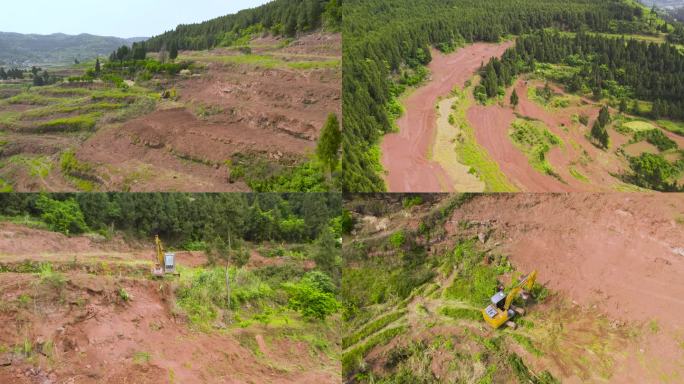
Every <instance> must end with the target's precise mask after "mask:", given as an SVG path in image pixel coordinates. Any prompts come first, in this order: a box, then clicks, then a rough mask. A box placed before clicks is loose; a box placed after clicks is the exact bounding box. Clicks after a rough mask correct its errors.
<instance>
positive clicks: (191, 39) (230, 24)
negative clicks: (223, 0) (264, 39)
mask: <svg viewBox="0 0 684 384" xmlns="http://www.w3.org/2000/svg"><path fill="white" fill-rule="evenodd" d="M341 8H342V2H341V0H275V1H272V2H269V3H267V4H265V5H262V6H260V7H257V8H253V9H246V10H243V11H240V12H238V13H236V14H233V15H227V16H222V17H219V18H216V19H213V20H209V21H205V22H203V23H198V24H186V25H179V26H178V27H177V28H176V29H175V30H173V31H169V32H166V33H164V34H162V35H159V36H155V37H152V38H150V39H149V40H147V41H145V42H142V43H136V44H134V45H133V47H134V49H135V48H136V47H142V49H144V50H145V51H147V52H158V51H160V50H161V49H162V48H164V47H166V49H169V48H171V47H172V46H175V47H176V49H181V50H183V49H185V50H203V49H209V48H213V47H216V46H217V45H218V44H219V43H220V42H221V41H222V40H223V39H224V37H225V35H226V34H235V33H239V32H240V31H242V30H245V29H248V28H249V27H252V26H255V25H260V26H261V27H262V28H263V30H264V31H268V32H270V33H271V34H273V35H279V36H290V37H292V36H295V35H296V34H297V33H301V32H311V31H314V30H317V29H319V28H322V27H326V28H327V29H330V30H338V29H339V28H340V26H341V24H342V11H341Z"/></svg>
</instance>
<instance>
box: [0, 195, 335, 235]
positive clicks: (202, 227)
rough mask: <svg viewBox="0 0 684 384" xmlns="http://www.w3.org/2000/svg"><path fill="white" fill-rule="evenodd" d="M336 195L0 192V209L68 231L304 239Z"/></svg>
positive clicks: (328, 217) (328, 216) (330, 216)
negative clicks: (35, 218)
mask: <svg viewBox="0 0 684 384" xmlns="http://www.w3.org/2000/svg"><path fill="white" fill-rule="evenodd" d="M341 204H342V202H341V196H340V195H339V194H322V193H321V194H317V193H306V194H268V193H266V194H210V193H206V194H188V193H141V194H135V193H95V194H50V195H44V194H13V193H9V194H0V214H1V215H6V216H17V215H30V216H34V217H40V218H43V219H46V221H49V224H50V223H52V224H53V225H54V226H56V227H55V228H53V229H56V230H59V231H61V232H67V233H69V234H76V233H80V232H84V231H87V230H90V231H106V230H111V229H115V230H119V231H123V232H126V233H129V234H131V235H133V236H139V237H145V238H147V237H151V236H154V235H155V234H158V235H159V236H160V237H162V238H164V239H165V240H167V241H169V242H171V243H173V244H185V243H188V242H193V241H207V242H211V241H214V240H215V238H216V237H217V236H220V237H221V238H222V239H224V240H225V239H227V238H228V236H231V237H232V238H233V239H244V240H248V241H255V242H261V241H286V242H310V241H313V240H314V239H317V238H319V237H320V236H321V234H322V233H323V232H326V231H328V228H330V227H331V225H332V226H333V227H334V224H331V223H332V222H333V221H334V219H335V218H336V217H337V216H339V215H340V214H341Z"/></svg>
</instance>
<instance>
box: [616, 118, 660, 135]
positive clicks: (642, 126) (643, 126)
mask: <svg viewBox="0 0 684 384" xmlns="http://www.w3.org/2000/svg"><path fill="white" fill-rule="evenodd" d="M622 126H623V127H624V128H627V129H629V130H630V131H632V132H635V133H636V132H646V131H652V130H654V129H656V127H655V126H654V125H653V124H651V123H649V122H647V121H642V120H634V121H629V122H626V123H623V124H622Z"/></svg>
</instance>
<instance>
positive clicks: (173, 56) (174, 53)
mask: <svg viewBox="0 0 684 384" xmlns="http://www.w3.org/2000/svg"><path fill="white" fill-rule="evenodd" d="M177 57H178V45H177V44H176V43H175V42H173V43H171V48H170V49H169V59H171V60H176V58H177Z"/></svg>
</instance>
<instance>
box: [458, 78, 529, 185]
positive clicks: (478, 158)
mask: <svg viewBox="0 0 684 384" xmlns="http://www.w3.org/2000/svg"><path fill="white" fill-rule="evenodd" d="M471 88H472V87H468V88H466V89H465V90H463V91H460V90H454V91H453V92H452V94H453V95H454V96H455V97H457V98H458V101H457V103H456V104H454V106H452V110H453V113H452V115H451V116H454V119H455V124H454V126H456V127H458V128H460V130H461V134H462V137H463V140H459V142H458V143H457V145H456V153H457V154H458V157H459V160H460V161H461V162H462V163H463V164H465V165H468V166H470V167H471V168H472V170H473V172H474V173H475V174H477V175H478V177H479V178H480V180H482V181H484V183H485V186H486V188H485V191H486V192H515V191H516V190H517V189H516V187H515V186H514V185H513V184H511V182H510V181H509V180H508V179H507V178H506V175H504V174H503V172H502V171H501V169H500V168H499V164H497V163H496V162H495V161H494V160H493V159H492V158H491V157H490V156H489V153H487V151H486V150H485V149H484V148H482V147H481V146H480V145H479V144H478V143H477V140H476V138H475V130H474V129H473V127H472V126H471V125H470V123H469V122H468V119H467V118H466V111H467V110H468V108H470V103H471V101H470V99H469V98H468V97H467V96H466V95H467V94H468V93H469V90H470V89H471Z"/></svg>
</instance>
